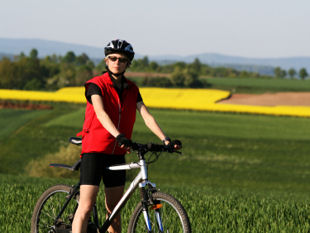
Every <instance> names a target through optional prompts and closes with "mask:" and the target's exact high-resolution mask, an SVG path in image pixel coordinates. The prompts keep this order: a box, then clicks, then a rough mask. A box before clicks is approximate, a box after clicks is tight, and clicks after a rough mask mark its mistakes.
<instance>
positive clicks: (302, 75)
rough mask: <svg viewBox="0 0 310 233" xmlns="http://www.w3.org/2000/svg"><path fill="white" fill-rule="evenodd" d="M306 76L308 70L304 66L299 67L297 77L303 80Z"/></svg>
mask: <svg viewBox="0 0 310 233" xmlns="http://www.w3.org/2000/svg"><path fill="white" fill-rule="evenodd" d="M307 76H308V72H307V70H306V68H301V69H300V70H299V77H300V78H301V79H302V80H304V79H305V78H306V77H307Z"/></svg>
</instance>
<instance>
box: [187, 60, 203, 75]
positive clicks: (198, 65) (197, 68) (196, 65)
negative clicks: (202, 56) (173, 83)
mask: <svg viewBox="0 0 310 233" xmlns="http://www.w3.org/2000/svg"><path fill="white" fill-rule="evenodd" d="M201 66H202V64H201V62H200V60H199V59H198V58H195V60H194V61H193V63H192V64H190V67H191V68H192V69H194V70H195V72H197V73H198V74H199V73H200V71H201Z"/></svg>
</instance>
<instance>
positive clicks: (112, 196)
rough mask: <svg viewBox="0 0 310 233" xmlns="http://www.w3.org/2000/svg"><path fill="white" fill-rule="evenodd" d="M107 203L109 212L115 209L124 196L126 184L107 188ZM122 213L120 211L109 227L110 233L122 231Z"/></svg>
mask: <svg viewBox="0 0 310 233" xmlns="http://www.w3.org/2000/svg"><path fill="white" fill-rule="evenodd" d="M104 191H105V205H106V208H107V211H108V213H109V214H111V212H112V211H113V209H114V207H115V206H116V205H117V203H118V201H119V200H120V199H121V198H122V196H123V192H124V186H117V187H106V188H105V190H104ZM121 231H122V227H121V215H120V213H118V214H117V215H116V217H115V218H114V220H113V221H112V223H111V226H110V227H109V229H108V232H109V233H121Z"/></svg>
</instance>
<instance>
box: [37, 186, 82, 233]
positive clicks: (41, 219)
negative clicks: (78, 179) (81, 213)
mask: <svg viewBox="0 0 310 233" xmlns="http://www.w3.org/2000/svg"><path fill="white" fill-rule="evenodd" d="M68 195H69V192H68V191H65V190H55V191H54V192H51V193H50V194H49V196H48V197H47V198H46V199H45V201H44V202H43V203H42V205H41V207H40V211H39V212H38V215H37V218H36V219H37V222H36V228H37V232H38V233H41V232H42V233H43V232H51V233H52V232H56V228H57V229H71V224H72V220H73V213H74V211H75V208H76V206H77V203H78V202H77V201H76V200H74V201H70V203H69V205H68V206H67V208H66V209H65V211H64V213H63V214H62V216H61V218H60V219H59V220H58V221H57V224H56V225H55V219H56V217H57V215H58V214H59V212H60V211H61V209H62V207H63V205H64V203H65V202H66V200H67V198H68Z"/></svg>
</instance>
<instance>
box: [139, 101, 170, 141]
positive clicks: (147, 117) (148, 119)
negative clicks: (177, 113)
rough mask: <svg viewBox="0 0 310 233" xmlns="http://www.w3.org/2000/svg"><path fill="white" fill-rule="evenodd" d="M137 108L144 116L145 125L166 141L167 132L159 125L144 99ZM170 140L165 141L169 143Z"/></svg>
mask: <svg viewBox="0 0 310 233" xmlns="http://www.w3.org/2000/svg"><path fill="white" fill-rule="evenodd" d="M137 109H138V111H139V113H140V115H141V116H142V118H143V120H144V123H145V125H146V126H147V127H148V128H149V129H150V130H151V131H152V132H153V133H154V134H155V135H156V136H157V137H158V138H159V139H160V140H161V141H164V140H165V138H166V135H165V133H164V132H163V131H162V129H161V128H160V127H159V125H158V123H157V122H156V120H155V118H154V117H153V116H152V115H151V113H150V112H149V111H148V109H147V107H146V106H145V105H144V103H143V101H140V102H138V103H137ZM168 143H169V141H167V142H165V144H168Z"/></svg>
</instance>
